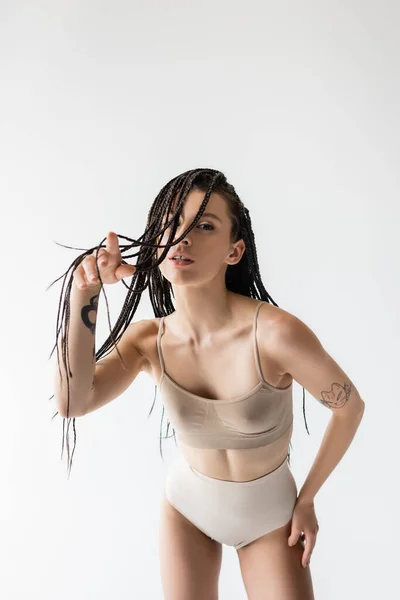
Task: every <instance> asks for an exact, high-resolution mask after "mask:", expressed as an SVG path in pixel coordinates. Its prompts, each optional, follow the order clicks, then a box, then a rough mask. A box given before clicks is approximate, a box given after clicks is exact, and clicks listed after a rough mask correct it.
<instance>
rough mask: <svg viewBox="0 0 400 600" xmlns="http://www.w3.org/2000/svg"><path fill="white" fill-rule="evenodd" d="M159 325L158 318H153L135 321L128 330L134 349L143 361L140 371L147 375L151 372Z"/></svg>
mask: <svg viewBox="0 0 400 600" xmlns="http://www.w3.org/2000/svg"><path fill="white" fill-rule="evenodd" d="M159 323H160V318H159V317H154V318H150V319H142V320H141V321H136V322H135V323H132V324H131V325H130V326H129V328H128V330H129V331H130V335H131V340H132V343H133V344H134V345H135V347H136V349H137V350H138V352H140V354H141V355H142V356H143V359H144V361H143V367H142V371H145V372H146V373H149V374H150V373H151V371H152V363H153V357H152V351H154V347H155V340H156V337H157V333H158V327H159Z"/></svg>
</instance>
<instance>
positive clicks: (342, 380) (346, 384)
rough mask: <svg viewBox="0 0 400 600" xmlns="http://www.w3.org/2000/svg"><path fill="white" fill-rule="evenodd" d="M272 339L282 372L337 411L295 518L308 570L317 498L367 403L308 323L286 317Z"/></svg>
mask: <svg viewBox="0 0 400 600" xmlns="http://www.w3.org/2000/svg"><path fill="white" fill-rule="evenodd" d="M272 337H273V349H274V358H276V360H277V364H279V366H280V367H281V370H282V374H284V373H290V374H291V375H292V377H293V379H294V380H295V381H297V382H298V383H299V384H300V385H301V386H302V387H304V388H305V389H306V390H307V391H308V392H309V393H310V394H311V395H312V396H314V398H316V399H317V400H318V401H319V402H321V404H323V405H324V406H325V407H327V408H329V409H330V410H331V411H332V415H331V418H330V420H329V423H328V426H327V428H326V431H325V434H324V437H323V440H322V443H321V446H320V448H319V450H318V453H317V456H316V458H315V461H314V463H313V465H312V467H311V469H310V471H309V474H308V476H307V478H306V480H305V482H304V484H303V486H302V488H301V490H300V492H299V494H298V498H297V501H296V507H295V510H294V514H293V517H294V518H293V522H292V533H291V536H290V538H289V544H290V545H293V544H291V543H290V542H293V543H296V541H297V539H298V537H299V536H300V534H301V532H302V531H304V535H305V537H306V538H308V539H307V549H306V551H305V552H304V557H303V558H304V560H303V562H304V563H306V564H304V565H303V566H306V565H307V564H308V562H309V557H310V555H311V551H312V549H313V545H314V544H315V537H316V533H317V531H318V523H317V521H316V517H315V513H314V506H313V505H314V497H315V495H316V493H317V492H318V490H319V489H320V488H321V486H322V484H323V483H324V482H325V481H326V479H327V478H328V477H329V475H330V474H331V473H332V471H333V470H334V468H335V467H336V465H337V464H338V463H339V462H340V460H341V459H342V457H343V456H344V454H345V452H346V450H347V449H348V447H349V446H350V444H351V442H352V440H353V438H354V435H355V433H356V431H357V429H358V426H359V424H360V422H361V420H362V417H363V413H364V406H365V403H364V401H363V400H362V399H361V398H360V395H359V393H358V391H357V389H356V387H355V385H354V384H353V382H352V381H351V380H350V378H349V377H348V376H347V375H346V373H345V372H344V371H343V370H342V369H341V368H340V366H339V365H338V364H337V363H336V362H335V361H334V359H333V358H332V357H331V356H330V355H329V354H328V353H327V352H326V350H325V349H324V348H323V347H322V345H321V343H320V341H319V340H318V338H317V336H316V335H315V333H314V332H313V331H312V330H311V329H310V328H309V327H308V326H307V325H306V324H305V323H303V321H301V320H300V319H298V318H297V317H295V316H294V315H291V314H289V313H285V316H284V317H283V318H282V320H280V322H279V324H278V326H277V327H276V328H275V332H274V335H273V336H272ZM304 528H306V529H308V531H306V530H305V529H304ZM309 542H310V543H309Z"/></svg>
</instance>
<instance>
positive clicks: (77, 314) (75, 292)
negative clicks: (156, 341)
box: [54, 232, 147, 417]
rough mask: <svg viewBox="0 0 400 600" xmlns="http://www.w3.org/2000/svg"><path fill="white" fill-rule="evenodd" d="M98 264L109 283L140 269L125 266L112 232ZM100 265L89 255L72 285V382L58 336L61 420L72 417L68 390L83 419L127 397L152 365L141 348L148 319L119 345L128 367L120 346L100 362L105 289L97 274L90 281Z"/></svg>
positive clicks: (57, 380) (74, 409)
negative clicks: (99, 334)
mask: <svg viewBox="0 0 400 600" xmlns="http://www.w3.org/2000/svg"><path fill="white" fill-rule="evenodd" d="M98 261H100V264H99V268H100V271H101V275H102V279H103V277H104V279H105V280H106V282H107V283H115V282H116V281H119V280H120V279H121V278H122V277H126V276H129V275H132V274H133V272H134V270H135V267H134V266H132V265H120V254H119V248H118V238H117V236H116V235H115V234H114V233H112V232H110V233H109V234H108V236H107V251H104V250H102V251H101V255H100V256H99V259H98ZM118 265H120V266H118ZM95 267H96V265H95V259H94V257H93V256H88V257H86V258H85V260H84V261H83V262H82V265H81V267H80V268H79V269H78V270H77V272H76V273H75V274H74V280H73V282H72V287H71V296H70V315H69V332H68V340H67V341H68V353H67V354H68V358H69V369H70V371H71V372H72V377H71V376H70V377H69V378H67V374H66V371H65V366H64V359H63V348H62V344H61V334H60V337H59V342H58V355H59V361H57V363H56V371H55V379H54V395H55V400H56V406H57V410H58V413H59V414H60V415H61V416H62V417H67V405H68V386H69V410H68V417H80V416H83V415H85V414H87V413H88V412H91V411H93V410H96V409H97V408H100V407H101V406H104V404H107V403H108V402H110V401H111V400H113V399H114V398H116V397H117V396H119V395H120V394H122V392H124V391H125V390H126V389H127V388H128V387H129V385H130V384H131V383H132V381H133V380H134V379H135V378H136V376H137V375H138V373H139V372H140V371H141V370H143V369H144V368H145V366H147V359H146V358H145V357H144V356H143V355H142V354H141V353H140V352H139V350H138V349H137V346H138V345H139V342H140V335H141V334H142V332H143V325H142V323H144V322H143V321H139V322H135V323H132V324H131V325H130V326H129V327H128V328H127V329H126V331H125V332H124V333H123V335H122V336H121V339H120V340H119V342H118V344H117V346H118V350H119V352H120V354H121V356H122V358H123V360H124V362H125V365H126V367H125V366H124V364H123V363H122V361H121V358H120V357H119V355H118V352H117V351H116V349H115V348H114V349H113V350H112V351H111V352H110V353H109V354H108V355H107V356H105V357H104V358H103V359H101V360H100V361H98V362H97V363H96V358H95V336H96V318H97V305H98V301H99V295H100V290H101V285H100V283H99V282H98V279H97V275H96V279H97V281H95V282H94V283H93V282H92V281H91V276H92V275H93V274H94V273H96V269H95ZM104 279H103V282H104ZM135 340H136V344H135ZM58 362H59V364H58ZM60 371H61V375H62V377H60Z"/></svg>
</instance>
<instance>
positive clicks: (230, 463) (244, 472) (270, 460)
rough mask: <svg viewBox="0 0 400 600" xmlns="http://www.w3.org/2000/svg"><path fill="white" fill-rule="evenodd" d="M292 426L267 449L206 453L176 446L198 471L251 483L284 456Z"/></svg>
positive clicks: (276, 465)
mask: <svg viewBox="0 0 400 600" xmlns="http://www.w3.org/2000/svg"><path fill="white" fill-rule="evenodd" d="M292 431H293V425H292V426H291V427H290V428H289V429H288V430H287V432H286V433H285V434H284V435H283V436H282V437H280V438H279V439H277V440H275V441H274V442H272V443H271V444H268V446H261V447H260V448H246V449H240V450H236V449H235V450H229V449H228V450H225V449H224V450H208V449H204V448H192V447H191V446H187V445H186V444H183V443H179V444H178V448H179V450H180V452H181V453H182V455H183V456H184V457H185V458H186V460H187V461H188V462H189V463H190V464H191V465H192V467H194V468H195V469H197V470H198V471H200V472H201V473H204V474H205V475H208V476H209V477H214V478H215V479H223V480H226V481H251V480H253V479H258V478H259V477H262V476H263V475H266V474H267V473H270V472H271V471H274V470H275V469H276V468H277V467H279V465H281V464H282V463H283V461H284V460H285V458H286V457H287V454H288V449H289V442H290V438H291V437H292Z"/></svg>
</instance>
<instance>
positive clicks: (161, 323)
mask: <svg viewBox="0 0 400 600" xmlns="http://www.w3.org/2000/svg"><path fill="white" fill-rule="evenodd" d="M164 318H165V317H161V319H160V323H159V326H158V335H157V351H158V358H159V360H160V365H161V376H162V375H163V373H164V358H163V355H162V350H161V336H162V334H163V332H164Z"/></svg>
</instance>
